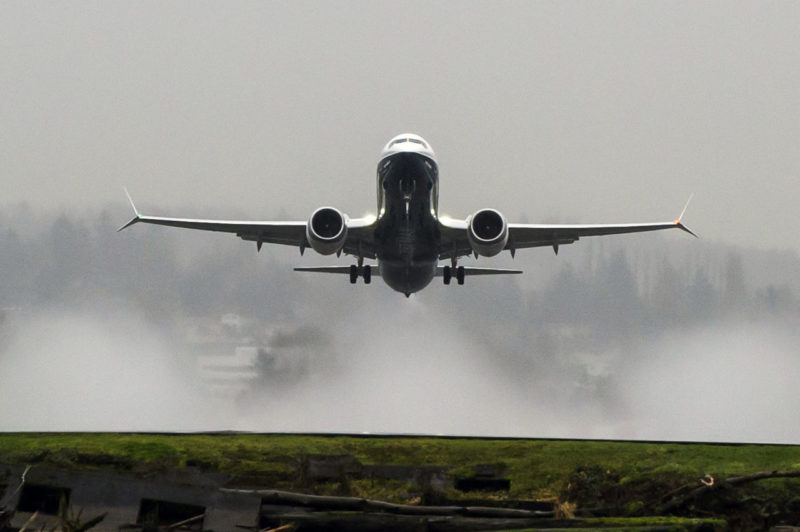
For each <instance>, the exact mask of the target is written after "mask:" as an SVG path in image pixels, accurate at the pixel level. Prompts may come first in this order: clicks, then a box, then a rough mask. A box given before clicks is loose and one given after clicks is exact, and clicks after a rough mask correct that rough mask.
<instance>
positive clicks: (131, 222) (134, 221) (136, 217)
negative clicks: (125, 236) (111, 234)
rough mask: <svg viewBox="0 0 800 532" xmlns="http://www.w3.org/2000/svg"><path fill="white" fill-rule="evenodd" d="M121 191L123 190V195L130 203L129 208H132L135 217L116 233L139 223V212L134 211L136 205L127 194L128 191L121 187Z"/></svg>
mask: <svg viewBox="0 0 800 532" xmlns="http://www.w3.org/2000/svg"><path fill="white" fill-rule="evenodd" d="M122 190H124V191H125V195H126V196H128V201H129V202H130V203H131V207H133V214H135V215H136V216H134V217H133V219H132V220H131V221H130V222H128V223H126V224H125V225H123V226H122V227H120V228H119V229H117V233H119V232H120V231H122V230H123V229H125V228H126V227H130V226H131V225H133V224H135V223H136V222H138V221H139V211H137V210H136V205H134V204H133V199H132V198H131V195H130V194H129V193H128V189H127V188H125V187H123V188H122Z"/></svg>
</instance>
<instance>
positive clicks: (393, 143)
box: [389, 138, 429, 150]
mask: <svg viewBox="0 0 800 532" xmlns="http://www.w3.org/2000/svg"><path fill="white" fill-rule="evenodd" d="M403 142H413V143H414V144H419V145H420V146H422V147H424V148H425V149H426V150H427V149H429V148H428V145H427V144H426V143H425V141H423V140H420V139H412V138H401V139H395V140H393V141H392V143H391V144H389V147H391V146H394V145H395V144H401V143H403Z"/></svg>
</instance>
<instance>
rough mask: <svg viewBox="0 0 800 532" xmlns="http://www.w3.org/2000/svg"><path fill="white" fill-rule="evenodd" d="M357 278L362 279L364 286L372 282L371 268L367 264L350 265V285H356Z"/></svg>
mask: <svg viewBox="0 0 800 532" xmlns="http://www.w3.org/2000/svg"><path fill="white" fill-rule="evenodd" d="M359 270H360V271H359ZM359 277H363V278H364V284H369V283H370V282H372V266H371V265H369V264H367V265H366V266H362V265H358V266H357V265H355V264H352V265H351V266H350V284H356V281H358V278H359Z"/></svg>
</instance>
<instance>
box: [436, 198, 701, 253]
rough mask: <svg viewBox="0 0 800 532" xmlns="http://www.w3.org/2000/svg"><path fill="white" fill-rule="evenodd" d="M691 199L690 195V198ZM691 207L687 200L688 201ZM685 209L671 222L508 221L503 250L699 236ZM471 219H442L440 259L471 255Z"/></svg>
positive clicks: (556, 248) (512, 251)
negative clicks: (626, 236) (631, 236)
mask: <svg viewBox="0 0 800 532" xmlns="http://www.w3.org/2000/svg"><path fill="white" fill-rule="evenodd" d="M690 199H691V198H690ZM687 206H688V202H687ZM685 212H686V207H684V209H683V212H682V213H681V216H680V217H678V219H676V220H674V221H671V222H657V223H639V224H593V225H579V224H511V223H510V224H508V242H507V243H506V246H505V248H504V249H506V250H509V251H511V253H512V254H513V253H514V252H515V251H516V250H518V249H524V248H533V247H544V246H547V247H552V248H553V249H554V250H555V252H556V253H558V247H559V246H560V245H562V244H572V243H573V242H575V241H576V240H579V239H580V238H581V237H583V236H601V235H616V234H623V233H640V232H644V231H660V230H663V229H675V228H677V229H681V230H683V231H686V232H687V233H689V234H690V235H692V236H695V237H696V236H697V235H696V234H694V233H693V232H692V231H691V230H690V229H689V228H688V227H686V226H685V225H684V224H683V223H682V222H681V218H682V217H683V214H684V213H685ZM468 228H469V221H468V219H467V220H450V219H446V218H442V219H440V220H439V229H440V231H441V235H442V239H441V248H440V250H439V258H440V259H445V258H452V257H454V256H455V257H461V256H464V255H469V254H471V253H472V247H471V246H470V244H469V239H468V237H467V231H468Z"/></svg>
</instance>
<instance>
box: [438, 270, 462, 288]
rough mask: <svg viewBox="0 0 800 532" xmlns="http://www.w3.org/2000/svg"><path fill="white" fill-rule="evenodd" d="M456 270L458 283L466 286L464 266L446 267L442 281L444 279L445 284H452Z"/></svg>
mask: <svg viewBox="0 0 800 532" xmlns="http://www.w3.org/2000/svg"><path fill="white" fill-rule="evenodd" d="M454 269H455V272H456V281H458V284H464V267H463V266H458V267H455V266H445V267H444V269H443V271H442V279H444V284H450V280H451V279H452V278H453V270H454Z"/></svg>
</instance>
